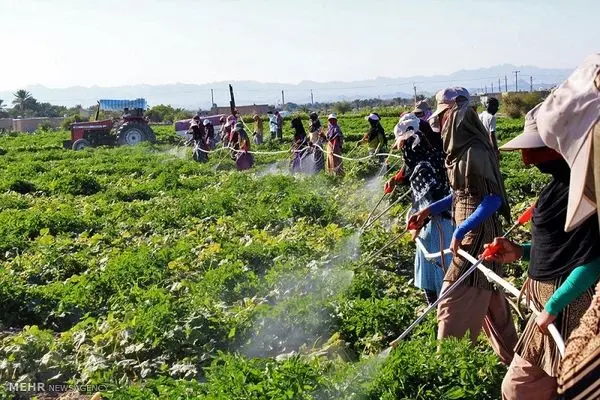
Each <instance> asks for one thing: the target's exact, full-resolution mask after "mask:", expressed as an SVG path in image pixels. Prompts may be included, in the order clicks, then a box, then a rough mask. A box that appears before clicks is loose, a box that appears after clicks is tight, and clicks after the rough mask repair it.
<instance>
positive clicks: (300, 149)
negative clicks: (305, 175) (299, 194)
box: [290, 116, 309, 174]
mask: <svg viewBox="0 0 600 400" xmlns="http://www.w3.org/2000/svg"><path fill="white" fill-rule="evenodd" d="M292 129H293V130H294V141H293V142H292V148H291V153H292V160H291V162H290V172H291V173H292V174H294V173H298V172H304V171H305V170H306V169H307V167H308V166H309V165H308V162H307V161H308V160H306V158H307V157H308V155H309V154H308V151H307V150H308V140H307V138H306V130H305V129H304V125H303V124H302V118H300V117H299V116H297V117H294V118H292Z"/></svg>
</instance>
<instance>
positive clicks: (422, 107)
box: [413, 100, 433, 121]
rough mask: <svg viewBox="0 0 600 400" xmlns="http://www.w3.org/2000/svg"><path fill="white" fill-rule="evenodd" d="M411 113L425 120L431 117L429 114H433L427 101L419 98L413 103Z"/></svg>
mask: <svg viewBox="0 0 600 400" xmlns="http://www.w3.org/2000/svg"><path fill="white" fill-rule="evenodd" d="M413 113H414V114H415V115H416V116H417V117H418V118H419V119H420V120H421V121H427V120H428V119H429V118H430V117H431V114H433V113H432V112H431V107H429V103H427V102H426V101H425V100H421V101H419V102H418V103H417V104H416V105H415V108H414V110H413Z"/></svg>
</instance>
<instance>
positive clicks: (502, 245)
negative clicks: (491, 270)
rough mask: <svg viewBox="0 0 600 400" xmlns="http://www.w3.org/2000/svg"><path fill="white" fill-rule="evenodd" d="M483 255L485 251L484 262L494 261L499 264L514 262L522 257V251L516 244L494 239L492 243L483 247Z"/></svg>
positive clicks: (506, 240) (504, 239) (502, 239)
mask: <svg viewBox="0 0 600 400" xmlns="http://www.w3.org/2000/svg"><path fill="white" fill-rule="evenodd" d="M483 248H484V253H485V251H486V250H487V251H488V253H491V254H488V255H484V260H485V261H494V262H498V263H500V264H508V263H511V262H515V261H517V260H518V259H520V258H521V257H522V256H523V249H522V248H521V246H519V245H518V244H515V243H513V242H511V241H510V240H508V239H506V238H502V237H498V238H495V239H494V241H493V242H492V243H487V244H484V245H483Z"/></svg>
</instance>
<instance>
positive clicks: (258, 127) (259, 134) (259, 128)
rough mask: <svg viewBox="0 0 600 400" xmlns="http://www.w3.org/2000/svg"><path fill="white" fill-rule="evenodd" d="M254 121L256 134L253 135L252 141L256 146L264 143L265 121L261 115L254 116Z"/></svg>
mask: <svg viewBox="0 0 600 400" xmlns="http://www.w3.org/2000/svg"><path fill="white" fill-rule="evenodd" d="M252 119H253V120H254V133H253V134H252V141H253V142H254V144H262V142H263V121H262V119H261V118H260V115H258V114H254V116H253V117H252Z"/></svg>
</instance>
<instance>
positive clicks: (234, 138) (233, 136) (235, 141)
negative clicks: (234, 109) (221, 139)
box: [225, 115, 241, 160]
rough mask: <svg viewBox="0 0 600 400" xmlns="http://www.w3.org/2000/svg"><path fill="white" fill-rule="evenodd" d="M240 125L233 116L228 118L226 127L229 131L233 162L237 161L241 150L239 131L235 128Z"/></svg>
mask: <svg viewBox="0 0 600 400" xmlns="http://www.w3.org/2000/svg"><path fill="white" fill-rule="evenodd" d="M237 124H238V122H237V120H236V118H235V117H234V116H233V115H230V116H229V117H227V122H226V123H225V127H226V128H227V129H228V130H229V138H228V141H229V147H230V148H231V158H232V159H233V160H235V159H236V157H237V154H238V150H239V149H240V143H239V134H238V133H239V130H236V129H235V127H236V125H237ZM240 124H241V122H240Z"/></svg>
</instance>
